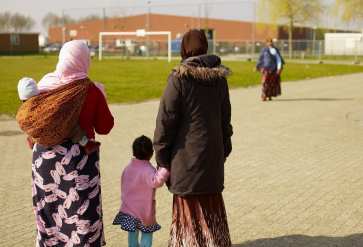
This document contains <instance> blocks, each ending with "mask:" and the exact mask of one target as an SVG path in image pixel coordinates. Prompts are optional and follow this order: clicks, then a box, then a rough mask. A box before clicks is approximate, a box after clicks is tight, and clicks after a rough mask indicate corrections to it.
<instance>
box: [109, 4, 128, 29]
mask: <svg viewBox="0 0 363 247" xmlns="http://www.w3.org/2000/svg"><path fill="white" fill-rule="evenodd" d="M126 16H127V13H126V10H125V8H122V9H120V8H114V9H113V10H112V17H113V23H114V25H113V26H114V28H117V29H118V30H120V31H121V32H122V31H125V30H127V29H128V18H127V17H126Z"/></svg>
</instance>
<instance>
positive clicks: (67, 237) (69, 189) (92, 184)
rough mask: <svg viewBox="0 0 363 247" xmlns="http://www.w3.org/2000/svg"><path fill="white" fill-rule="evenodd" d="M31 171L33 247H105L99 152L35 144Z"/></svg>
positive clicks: (69, 144)
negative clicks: (35, 226)
mask: <svg viewBox="0 0 363 247" xmlns="http://www.w3.org/2000/svg"><path fill="white" fill-rule="evenodd" d="M32 170H33V172H32V192H33V209H34V214H35V219H36V224H37V240H36V241H37V242H36V246H42V247H43V246H65V247H69V246H82V247H83V246H87V247H93V246H94V247H96V246H97V247H99V246H102V245H104V244H105V242H104V240H105V239H104V233H103V221H102V203H101V183H100V171H99V170H100V168H99V153H98V150H97V151H95V152H93V153H92V154H91V155H87V154H86V153H85V151H84V149H83V147H81V146H79V145H78V144H73V143H72V141H66V142H63V143H61V144H60V145H56V146H54V147H50V148H46V147H42V146H40V145H38V144H35V145H34V149H33V164H32Z"/></svg>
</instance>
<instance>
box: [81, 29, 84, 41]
mask: <svg viewBox="0 0 363 247" xmlns="http://www.w3.org/2000/svg"><path fill="white" fill-rule="evenodd" d="M83 29H84V26H81V30H82V31H81V32H82V39H84V35H83Z"/></svg>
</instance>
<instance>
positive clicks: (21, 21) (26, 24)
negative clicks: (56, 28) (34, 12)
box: [10, 13, 35, 32]
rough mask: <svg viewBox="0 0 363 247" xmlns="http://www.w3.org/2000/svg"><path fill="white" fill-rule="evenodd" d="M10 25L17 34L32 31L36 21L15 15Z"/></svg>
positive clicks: (11, 18) (28, 17)
mask: <svg viewBox="0 0 363 247" xmlns="http://www.w3.org/2000/svg"><path fill="white" fill-rule="evenodd" d="M10 25H11V28H12V29H13V30H14V31H15V32H23V31H30V30H32V28H33V27H34V25H35V21H34V20H33V19H32V18H31V17H30V16H25V15H22V14H19V13H15V14H13V15H12V16H11V17H10Z"/></svg>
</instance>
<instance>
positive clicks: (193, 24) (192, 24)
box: [191, 13, 194, 30]
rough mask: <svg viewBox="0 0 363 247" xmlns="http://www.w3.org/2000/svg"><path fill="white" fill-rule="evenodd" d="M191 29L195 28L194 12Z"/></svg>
mask: <svg viewBox="0 0 363 247" xmlns="http://www.w3.org/2000/svg"><path fill="white" fill-rule="evenodd" d="M191 29H192V30H193V29H194V13H192V24H191Z"/></svg>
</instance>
